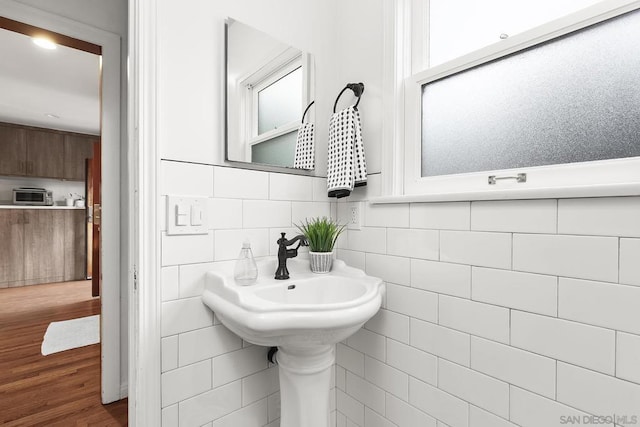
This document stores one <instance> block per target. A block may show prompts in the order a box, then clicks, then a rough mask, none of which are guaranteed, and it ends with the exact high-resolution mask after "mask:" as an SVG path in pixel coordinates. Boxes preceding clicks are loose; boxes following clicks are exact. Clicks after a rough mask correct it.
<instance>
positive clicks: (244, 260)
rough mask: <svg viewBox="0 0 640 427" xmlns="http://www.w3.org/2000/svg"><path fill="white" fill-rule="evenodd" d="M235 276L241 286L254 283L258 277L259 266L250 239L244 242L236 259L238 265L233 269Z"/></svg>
mask: <svg viewBox="0 0 640 427" xmlns="http://www.w3.org/2000/svg"><path fill="white" fill-rule="evenodd" d="M233 278H234V279H235V280H236V283H237V284H238V285H241V286H248V285H253V284H254V283H255V282H256V279H258V266H257V265H256V261H255V260H254V259H253V252H251V243H250V242H249V240H245V241H244V242H243V243H242V249H241V250H240V255H238V260H237V261H236V267H235V269H234V270H233Z"/></svg>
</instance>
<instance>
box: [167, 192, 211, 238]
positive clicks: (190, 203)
mask: <svg viewBox="0 0 640 427" xmlns="http://www.w3.org/2000/svg"><path fill="white" fill-rule="evenodd" d="M208 232H209V223H208V221H207V198H206V197H189V196H167V235H186V234H207V233H208Z"/></svg>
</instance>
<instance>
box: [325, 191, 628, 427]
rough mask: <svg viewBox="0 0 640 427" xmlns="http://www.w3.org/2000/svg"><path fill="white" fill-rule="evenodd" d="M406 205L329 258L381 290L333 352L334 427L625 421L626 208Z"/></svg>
mask: <svg viewBox="0 0 640 427" xmlns="http://www.w3.org/2000/svg"><path fill="white" fill-rule="evenodd" d="M358 198H359V199H360V200H363V199H366V197H362V196H359V197H358ZM337 205H338V206H337V212H338V216H339V217H340V215H341V214H342V215H344V214H346V213H347V212H346V204H344V203H337ZM406 206H407V205H406V204H399V205H397V207H389V205H368V206H366V209H365V212H366V213H367V218H368V219H366V220H365V226H364V227H363V228H362V230H361V231H355V232H350V233H349V236H348V239H346V241H345V242H344V247H343V249H342V250H340V251H338V258H341V259H344V260H345V261H346V262H348V263H351V264H352V265H355V266H357V267H359V268H362V267H363V265H364V267H365V268H366V271H367V273H368V274H371V275H375V276H378V277H381V278H382V279H383V280H384V281H385V282H386V283H387V295H386V303H385V305H384V308H383V310H382V311H381V313H380V314H379V315H377V316H376V317H375V318H374V319H372V321H370V322H369V323H368V324H367V325H366V326H365V328H366V329H362V330H360V331H359V332H358V333H356V335H354V336H353V337H351V338H349V339H347V340H346V341H345V342H344V343H341V344H340V345H339V349H338V355H339V357H338V359H337V362H336V363H337V367H336V372H337V373H338V377H337V381H336V387H337V396H338V402H337V409H338V413H337V415H336V426H337V427H341V426H345V427H346V426H349V427H352V426H358V427H377V426H397V427H417V426H420V427H422V426H426V427H446V426H448V427H460V426H461V427H514V426H522V427H555V426H558V427H560V426H565V425H570V424H571V423H573V424H574V425H575V424H576V423H577V422H578V421H577V420H579V422H580V423H581V424H582V425H585V424H587V425H589V423H590V424H593V425H595V424H597V425H608V426H614V423H615V425H616V427H620V426H631V425H636V424H637V423H640V326H639V325H640V309H639V308H638V307H640V292H639V289H640V288H639V286H640V239H638V237H640V197H619V198H618V197H613V198H601V199H572V200H565V199H563V200H555V199H554V200H526V201H520V200H518V201H482V202H456V203H411V204H409V226H408V227H407V226H406V225H405V224H406V222H405V221H406V220H405V218H406V216H405V215H406ZM385 221H386V222H385ZM385 230H386V233H385ZM352 236H353V239H352ZM407 322H408V329H407ZM407 333H408V341H407V335H406V334H407ZM340 376H342V377H343V379H342V380H340ZM406 384H408V386H406ZM383 398H384V399H383ZM382 400H383V402H382ZM383 403H384V405H383ZM380 405H382V406H380ZM607 417H608V418H607ZM612 417H617V418H616V419H612ZM625 417H626V418H625Z"/></svg>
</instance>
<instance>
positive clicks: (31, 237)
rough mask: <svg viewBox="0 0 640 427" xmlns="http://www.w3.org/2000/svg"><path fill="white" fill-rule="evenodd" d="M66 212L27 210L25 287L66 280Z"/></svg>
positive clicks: (25, 227) (25, 225)
mask: <svg viewBox="0 0 640 427" xmlns="http://www.w3.org/2000/svg"><path fill="white" fill-rule="evenodd" d="M64 213H65V212H64V210H57V209H55V210H54V209H25V211H24V215H25V221H24V280H25V282H26V284H35V283H48V282H49V283H51V282H61V281H62V280H63V278H64Z"/></svg>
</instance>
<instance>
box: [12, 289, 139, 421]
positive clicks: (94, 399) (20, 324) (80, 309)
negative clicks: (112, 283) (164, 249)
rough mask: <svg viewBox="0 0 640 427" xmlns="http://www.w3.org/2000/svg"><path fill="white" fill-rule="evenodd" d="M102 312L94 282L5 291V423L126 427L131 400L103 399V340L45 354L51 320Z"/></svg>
mask: <svg viewBox="0 0 640 427" xmlns="http://www.w3.org/2000/svg"><path fill="white" fill-rule="evenodd" d="M99 312H100V300H99V299H98V298H92V297H91V281H81V282H66V283H54V284H47V285H35V286H26V287H22V288H7V289H0V425H2V426H5V427H13V426H47V427H49V426H60V427H67V426H126V425H127V400H126V399H125V400H122V401H120V402H116V403H112V404H110V405H102V404H101V403H100V344H95V345H90V346H86V347H81V348H76V349H72V350H67V351H63V352H60V353H54V354H51V355H48V356H42V354H41V353H40V346H41V345H42V338H43V337H44V333H45V331H46V329H47V326H48V325H49V323H50V322H54V321H60V320H68V319H73V318H77V317H84V316H91V315H93V314H98V313H99Z"/></svg>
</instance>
